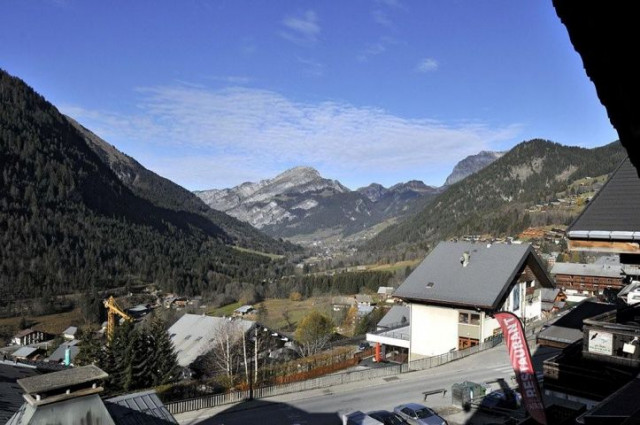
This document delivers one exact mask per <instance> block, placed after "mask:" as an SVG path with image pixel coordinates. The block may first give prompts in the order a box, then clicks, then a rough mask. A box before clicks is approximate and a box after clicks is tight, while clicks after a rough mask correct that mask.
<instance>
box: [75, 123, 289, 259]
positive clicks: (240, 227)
mask: <svg viewBox="0 0 640 425" xmlns="http://www.w3.org/2000/svg"><path fill="white" fill-rule="evenodd" d="M67 119H68V120H69V121H70V122H71V123H72V124H73V126H74V127H75V128H77V129H78V130H79V132H80V133H81V134H82V135H83V136H84V138H85V140H86V141H87V143H88V145H89V146H90V147H91V148H93V150H94V151H95V152H96V153H97V154H98V156H99V157H100V158H101V159H102V161H103V162H104V163H105V164H107V165H108V166H109V167H110V168H111V170H112V171H113V172H114V173H115V174H116V175H117V176H118V178H119V179H120V180H121V181H122V182H123V183H124V184H125V185H126V186H127V187H128V188H129V189H131V190H132V191H133V192H134V194H136V195H137V196H139V197H141V198H144V199H146V200H148V201H151V202H152V203H153V204H155V205H157V206H159V207H162V208H167V209H170V210H173V211H186V212H189V213H194V214H198V215H202V216H205V217H207V218H209V219H210V220H211V221H212V222H213V223H215V224H216V225H218V226H220V228H221V229H222V230H223V231H224V232H225V234H226V235H228V236H229V237H230V238H231V240H232V243H233V244H234V245H237V246H240V247H243V248H249V249H253V250H258V251H264V252H269V253H274V254H283V253H285V252H287V251H299V250H300V247H297V246H295V245H293V244H291V243H288V242H283V241H279V240H275V239H273V238H271V237H269V236H267V235H265V234H263V233H261V232H260V231H258V230H256V229H255V228H253V226H251V225H250V224H248V223H244V222H242V221H240V220H238V219H236V218H233V217H231V216H229V215H227V214H225V213H223V212H220V211H217V210H214V209H211V208H209V207H208V206H207V205H206V204H205V203H204V202H203V201H202V200H201V199H200V198H198V197H197V196H196V195H194V194H193V193H192V192H190V191H188V190H187V189H185V188H183V187H181V186H179V185H177V184H175V183H174V182H172V181H171V180H169V179H165V178H164V177H161V176H159V175H157V174H156V173H154V172H152V171H149V170H148V169H146V168H145V167H143V166H142V165H141V164H140V163H139V162H138V161H136V160H135V159H133V158H131V157H130V156H128V155H125V154H124V153H122V152H120V151H118V150H117V149H116V148H115V147H114V146H112V145H110V144H109V143H107V142H106V141H104V140H102V139H101V138H100V137H98V136H97V135H96V134H94V133H93V132H91V131H90V130H88V129H87V128H85V127H83V126H82V125H80V124H79V123H78V122H76V121H75V120H73V119H71V118H69V117H67Z"/></svg>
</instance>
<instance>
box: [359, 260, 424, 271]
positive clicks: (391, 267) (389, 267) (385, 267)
mask: <svg viewBox="0 0 640 425" xmlns="http://www.w3.org/2000/svg"><path fill="white" fill-rule="evenodd" d="M421 261H422V259H419V260H407V261H398V262H397V263H393V264H380V265H374V266H366V267H367V270H370V271H377V272H395V271H397V270H404V269H406V268H407V266H409V267H411V268H414V267H416V266H417V265H418V264H419V263H420V262H421Z"/></svg>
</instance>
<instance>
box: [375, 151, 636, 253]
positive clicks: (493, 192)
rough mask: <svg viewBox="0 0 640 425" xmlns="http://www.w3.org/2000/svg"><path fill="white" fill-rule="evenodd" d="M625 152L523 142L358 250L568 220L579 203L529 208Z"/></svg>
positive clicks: (606, 168)
mask: <svg viewBox="0 0 640 425" xmlns="http://www.w3.org/2000/svg"><path fill="white" fill-rule="evenodd" d="M625 156H626V152H625V150H624V148H623V147H622V145H621V144H620V143H619V142H614V143H610V144H608V145H606V146H602V147H598V148H593V149H586V148H580V147H574V146H563V145H560V144H558V143H554V142H550V141H548V140H540V139H535V140H530V141H527V142H522V143H520V144H519V145H517V146H515V147H514V148H513V149H511V150H510V151H509V152H506V153H505V154H504V155H502V156H501V157H500V158H499V159H497V160H495V161H493V162H492V163H491V164H489V165H488V166H486V167H484V168H483V169H481V170H480V171H478V172H476V173H474V174H471V175H469V176H468V177H466V178H465V179H464V180H461V181H458V182H457V183H455V184H453V185H451V186H449V187H448V188H447V190H445V191H444V192H443V193H442V194H440V195H439V196H438V197H437V198H435V199H433V200H432V202H431V203H429V204H428V205H426V206H425V208H423V209H422V210H421V211H419V212H418V213H417V214H415V215H413V216H411V217H409V218H408V219H407V220H405V221H403V222H401V223H397V224H395V225H392V226H389V227H387V228H386V229H384V230H382V231H381V232H380V233H379V234H378V235H377V236H376V237H374V238H373V239H372V240H370V241H369V242H367V244H366V245H365V247H364V248H363V249H365V250H372V251H382V252H388V251H389V250H403V249H411V248H412V247H415V246H416V245H422V246H423V247H424V248H428V246H429V245H431V244H434V243H437V242H438V241H440V240H443V239H448V238H451V237H459V236H462V235H465V234H466V235H468V234H487V233H489V234H492V235H494V236H504V235H515V234H517V233H519V232H520V231H522V230H524V229H525V228H527V227H528V226H529V225H531V224H532V223H533V224H538V225H545V224H546V225H550V224H555V225H560V226H562V225H566V224H569V223H570V222H571V221H572V220H573V219H574V218H575V217H576V216H577V214H579V212H580V211H581V207H580V206H579V205H570V206H569V207H567V208H566V209H565V210H560V211H557V212H554V211H545V210H544V209H543V210H541V211H540V212H538V213H536V214H533V213H530V212H529V211H528V210H529V209H530V207H532V206H535V205H539V204H545V203H548V202H550V201H554V200H556V199H557V197H558V196H560V195H563V196H566V195H567V194H568V193H569V192H570V191H571V187H572V184H573V183H574V182H576V181H578V180H580V179H583V178H586V177H596V176H603V175H607V174H609V173H611V172H612V171H613V170H614V169H615V168H616V166H617V165H618V164H619V163H620V162H621V161H622V159H623V158H625ZM534 222H535V223H534Z"/></svg>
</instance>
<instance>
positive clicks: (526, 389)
mask: <svg viewBox="0 0 640 425" xmlns="http://www.w3.org/2000/svg"><path fill="white" fill-rule="evenodd" d="M493 317H495V318H496V320H498V323H499V324H500V327H501V328H502V334H503V335H504V341H505V343H506V344H507V350H508V351H509V358H510V359H511V366H513V371H514V372H515V373H516V380H517V381H518V387H519V388H520V393H521V394H522V401H523V403H524V407H525V408H526V409H527V412H529V414H530V415H531V417H532V418H533V419H535V420H536V421H537V422H538V423H539V424H541V425H547V417H546V415H545V412H544V404H543V403H542V394H541V393H540V386H539V385H538V379H537V378H536V374H535V371H534V370H533V363H532V362H531V353H530V352H529V345H528V344H527V339H526V338H525V335H524V330H523V329H522V323H520V319H519V318H518V317H517V316H516V315H515V314H513V313H509V312H506V311H502V312H500V313H496V314H494V315H493Z"/></svg>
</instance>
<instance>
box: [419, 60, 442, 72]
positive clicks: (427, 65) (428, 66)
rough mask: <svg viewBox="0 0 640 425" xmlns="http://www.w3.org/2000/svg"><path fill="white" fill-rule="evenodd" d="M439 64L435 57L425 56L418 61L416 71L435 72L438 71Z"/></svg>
mask: <svg viewBox="0 0 640 425" xmlns="http://www.w3.org/2000/svg"><path fill="white" fill-rule="evenodd" d="M439 66H440V64H439V63H438V61H437V60H435V59H433V58H424V59H422V60H421V61H420V62H418V65H417V66H416V71H417V72H422V73H425V72H433V71H437V70H438V67H439Z"/></svg>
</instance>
